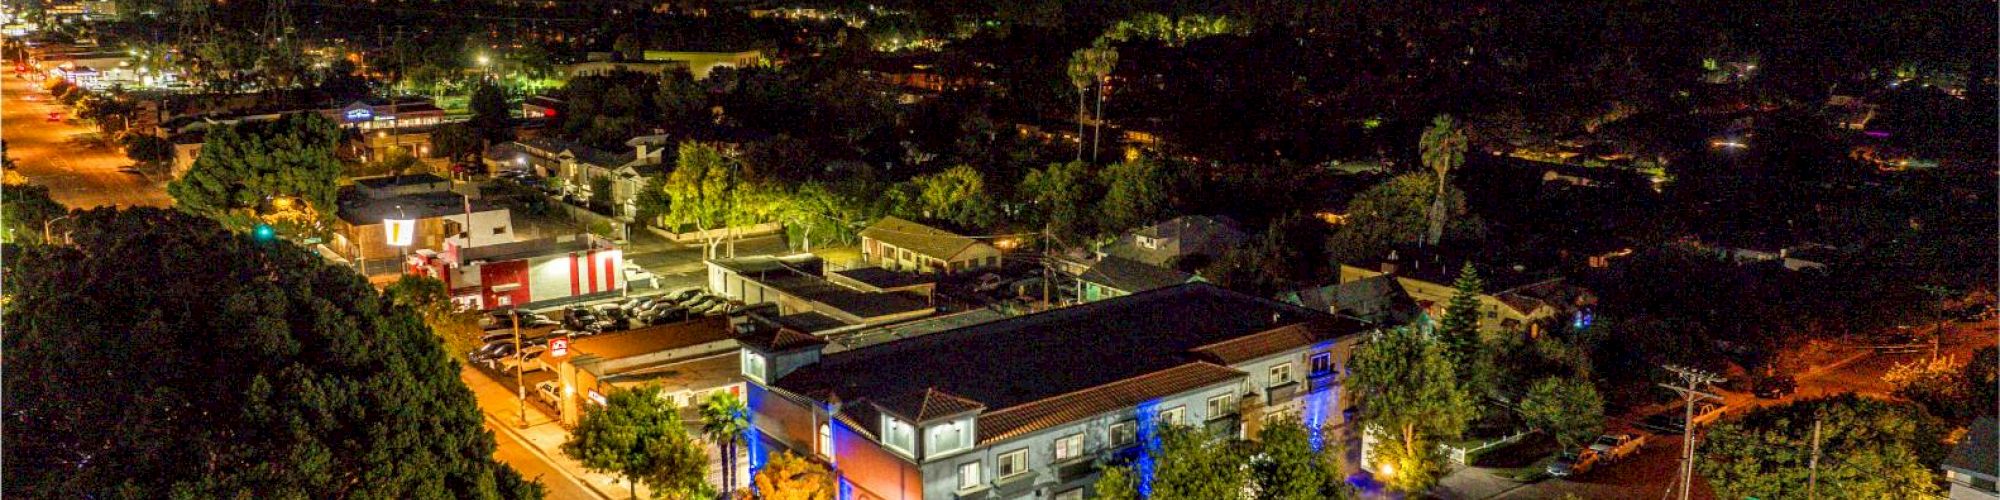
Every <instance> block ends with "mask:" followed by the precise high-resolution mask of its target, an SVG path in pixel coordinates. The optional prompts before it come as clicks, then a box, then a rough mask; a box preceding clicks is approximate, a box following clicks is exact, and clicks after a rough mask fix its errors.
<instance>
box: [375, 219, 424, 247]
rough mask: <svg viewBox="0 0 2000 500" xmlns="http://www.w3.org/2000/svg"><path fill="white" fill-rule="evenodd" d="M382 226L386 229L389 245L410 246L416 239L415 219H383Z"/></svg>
mask: <svg viewBox="0 0 2000 500" xmlns="http://www.w3.org/2000/svg"><path fill="white" fill-rule="evenodd" d="M382 228H383V229H384V230H386V231H388V236H389V245H391V246H399V247H406V246H410V243H411V242H414V241H416V239H417V238H416V236H417V221H414V220H397V219H384V220H383V221H382Z"/></svg>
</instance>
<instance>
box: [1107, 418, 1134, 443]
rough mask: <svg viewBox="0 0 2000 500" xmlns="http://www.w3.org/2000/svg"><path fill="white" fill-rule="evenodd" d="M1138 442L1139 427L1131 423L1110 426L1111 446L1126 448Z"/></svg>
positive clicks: (1125, 422)
mask: <svg viewBox="0 0 2000 500" xmlns="http://www.w3.org/2000/svg"><path fill="white" fill-rule="evenodd" d="M1138 440H1139V426H1138V425H1136V424H1134V423H1132V422H1131V421H1129V420H1128V421H1124V422H1119V423H1115V424H1111V445H1112V446H1128V445H1131V444H1132V443H1133V442H1134V441H1138Z"/></svg>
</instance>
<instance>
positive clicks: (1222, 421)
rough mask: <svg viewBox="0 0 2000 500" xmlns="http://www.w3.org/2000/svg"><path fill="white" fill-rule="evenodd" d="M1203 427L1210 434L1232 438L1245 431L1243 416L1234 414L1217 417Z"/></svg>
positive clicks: (1203, 424) (1209, 420)
mask: <svg viewBox="0 0 2000 500" xmlns="http://www.w3.org/2000/svg"><path fill="white" fill-rule="evenodd" d="M1202 427H1203V428H1204V429H1207V430H1208V432H1209V433H1210V434H1214V435H1217V436H1227V437H1232V438H1233V437H1237V435H1238V434H1240V431H1242V430H1243V416H1242V415H1237V414H1234V413H1231V414H1228V415H1217V416H1216V417H1215V418H1211V419H1208V421H1207V422H1203V423H1202Z"/></svg>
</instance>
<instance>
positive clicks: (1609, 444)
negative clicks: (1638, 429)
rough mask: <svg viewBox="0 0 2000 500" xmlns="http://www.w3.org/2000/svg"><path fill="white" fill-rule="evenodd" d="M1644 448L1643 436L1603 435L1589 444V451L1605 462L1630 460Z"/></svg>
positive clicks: (1644, 440) (1644, 436) (1644, 438)
mask: <svg viewBox="0 0 2000 500" xmlns="http://www.w3.org/2000/svg"><path fill="white" fill-rule="evenodd" d="M1645 447H1646V435H1645V434H1605V435H1602V436H1597V441H1593V442H1591V443H1590V451H1592V452H1595V453H1597V456H1599V457H1603V459H1604V461H1606V462H1616V461H1619V460H1624V459H1626V458H1630V457H1631V456H1632V455H1633V454H1636V453H1639V450H1640V449H1643V448H1645Z"/></svg>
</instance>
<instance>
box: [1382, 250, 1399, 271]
mask: <svg viewBox="0 0 2000 500" xmlns="http://www.w3.org/2000/svg"><path fill="white" fill-rule="evenodd" d="M1401 261H1402V259H1400V258H1397V257H1396V251H1395V250H1390V251H1389V256H1388V257H1387V258H1384V259H1382V274H1396V265H1397V264H1398V263H1400V262H1401Z"/></svg>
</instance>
